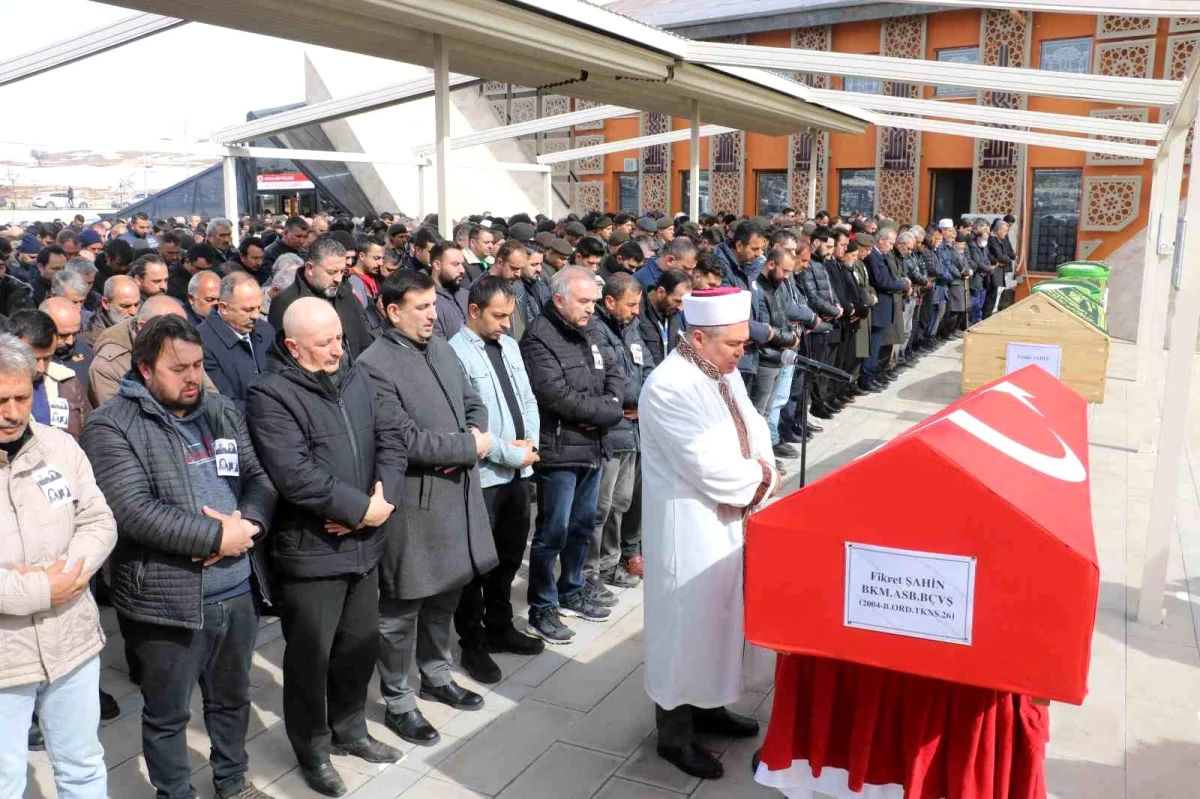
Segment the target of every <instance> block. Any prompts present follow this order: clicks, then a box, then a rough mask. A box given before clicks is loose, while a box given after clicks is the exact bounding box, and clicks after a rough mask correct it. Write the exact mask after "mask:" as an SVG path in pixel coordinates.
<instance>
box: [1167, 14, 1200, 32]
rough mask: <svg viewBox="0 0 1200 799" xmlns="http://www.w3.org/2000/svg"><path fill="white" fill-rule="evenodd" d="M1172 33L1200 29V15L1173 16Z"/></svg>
mask: <svg viewBox="0 0 1200 799" xmlns="http://www.w3.org/2000/svg"><path fill="white" fill-rule="evenodd" d="M1170 30H1171V33H1179V32H1181V31H1194V30H1200V17H1171V28H1170Z"/></svg>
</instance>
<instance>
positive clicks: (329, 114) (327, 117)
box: [216, 75, 483, 144]
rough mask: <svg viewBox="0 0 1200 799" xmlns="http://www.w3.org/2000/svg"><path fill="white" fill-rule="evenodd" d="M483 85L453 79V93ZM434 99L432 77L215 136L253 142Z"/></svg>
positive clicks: (302, 109)
mask: <svg viewBox="0 0 1200 799" xmlns="http://www.w3.org/2000/svg"><path fill="white" fill-rule="evenodd" d="M481 83H483V81H482V80H481V79H480V78H473V77H471V76H470V75H451V76H450V88H451V90H454V89H465V88H468V87H470V86H478V85H480V84H481ZM432 96H433V76H429V77H426V78H419V79H417V80H412V81H407V82H405V83H397V84H394V85H391V86H384V87H382V88H379V89H372V90H371V91H367V92H360V93H358V94H351V95H347V96H345V97H334V98H332V99H330V100H323V101H321V102H319V103H313V104H311V105H305V106H301V107H300V108H296V109H293V110H291V111H284V112H283V113H280V114H272V115H271V116H269V117H263V118H262V119H256V120H254V121H252V122H247V123H246V124H244V125H236V126H234V127H230V128H225V129H224V130H219V131H217V133H216V138H217V141H219V142H221V143H222V144H233V143H235V142H246V141H254V140H255V139H262V138H265V137H267V136H274V135H276V134H279V133H283V132H285V131H289V130H292V129H294V128H302V127H304V126H305V125H313V124H319V123H321V122H330V121H332V120H335V119H345V118H346V117H351V116H354V115H355V114H365V113H367V112H368V111H377V110H379V109H380V108H388V107H390V106H394V105H400V104H401V103H407V102H411V101H413V100H422V99H424V98H426V97H432Z"/></svg>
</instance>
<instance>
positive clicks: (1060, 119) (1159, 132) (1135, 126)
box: [810, 89, 1167, 141]
mask: <svg viewBox="0 0 1200 799" xmlns="http://www.w3.org/2000/svg"><path fill="white" fill-rule="evenodd" d="M810 93H811V95H812V98H813V100H815V101H816V102H819V103H823V104H824V103H827V104H830V105H834V104H837V105H842V104H845V105H853V106H857V107H859V108H865V109H867V110H870V111H890V112H892V113H899V114H916V115H919V116H923V117H943V118H945V119H965V120H968V121H971V122H987V123H990V124H994V125H1015V126H1018V127H1023V128H1040V129H1042V130H1053V131H1060V132H1064V133H1086V134H1090V135H1095V136H1119V137H1121V138H1124V139H1145V140H1148V141H1161V140H1162V138H1163V137H1164V136H1165V135H1166V133H1167V126H1166V125H1165V124H1161V125H1160V124H1156V123H1152V122H1127V121H1125V120H1123V119H1106V118H1104V117H1083V116H1077V115H1075V114H1052V113H1047V112H1043V111H1023V110H1019V109H1014V108H994V107H992V106H985V105H975V104H974V103H948V102H944V101H940V100H917V99H910V98H907V97H889V96H887V95H883V94H863V93H861V92H846V91H837V90H834V89H812V90H811V91H810Z"/></svg>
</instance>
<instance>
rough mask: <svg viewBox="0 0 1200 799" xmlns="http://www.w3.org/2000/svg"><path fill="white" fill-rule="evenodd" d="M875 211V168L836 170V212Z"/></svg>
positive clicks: (845, 213) (847, 213)
mask: <svg viewBox="0 0 1200 799" xmlns="http://www.w3.org/2000/svg"><path fill="white" fill-rule="evenodd" d="M853 213H860V214H868V215H870V214H873V213H875V170H874V169H839V170H838V214H839V215H841V216H844V217H845V216H850V215H851V214H853Z"/></svg>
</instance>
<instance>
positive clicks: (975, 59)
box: [933, 47, 979, 97]
mask: <svg viewBox="0 0 1200 799" xmlns="http://www.w3.org/2000/svg"><path fill="white" fill-rule="evenodd" d="M937 60H938V61H940V62H942V63H943V64H978V63H979V48H978V47H952V48H949V49H946V50H938V51H937ZM933 94H934V96H935V97H964V96H965V97H974V96H975V90H974V89H969V88H967V87H965V86H938V87H936V88H935V89H934V90H933Z"/></svg>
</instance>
